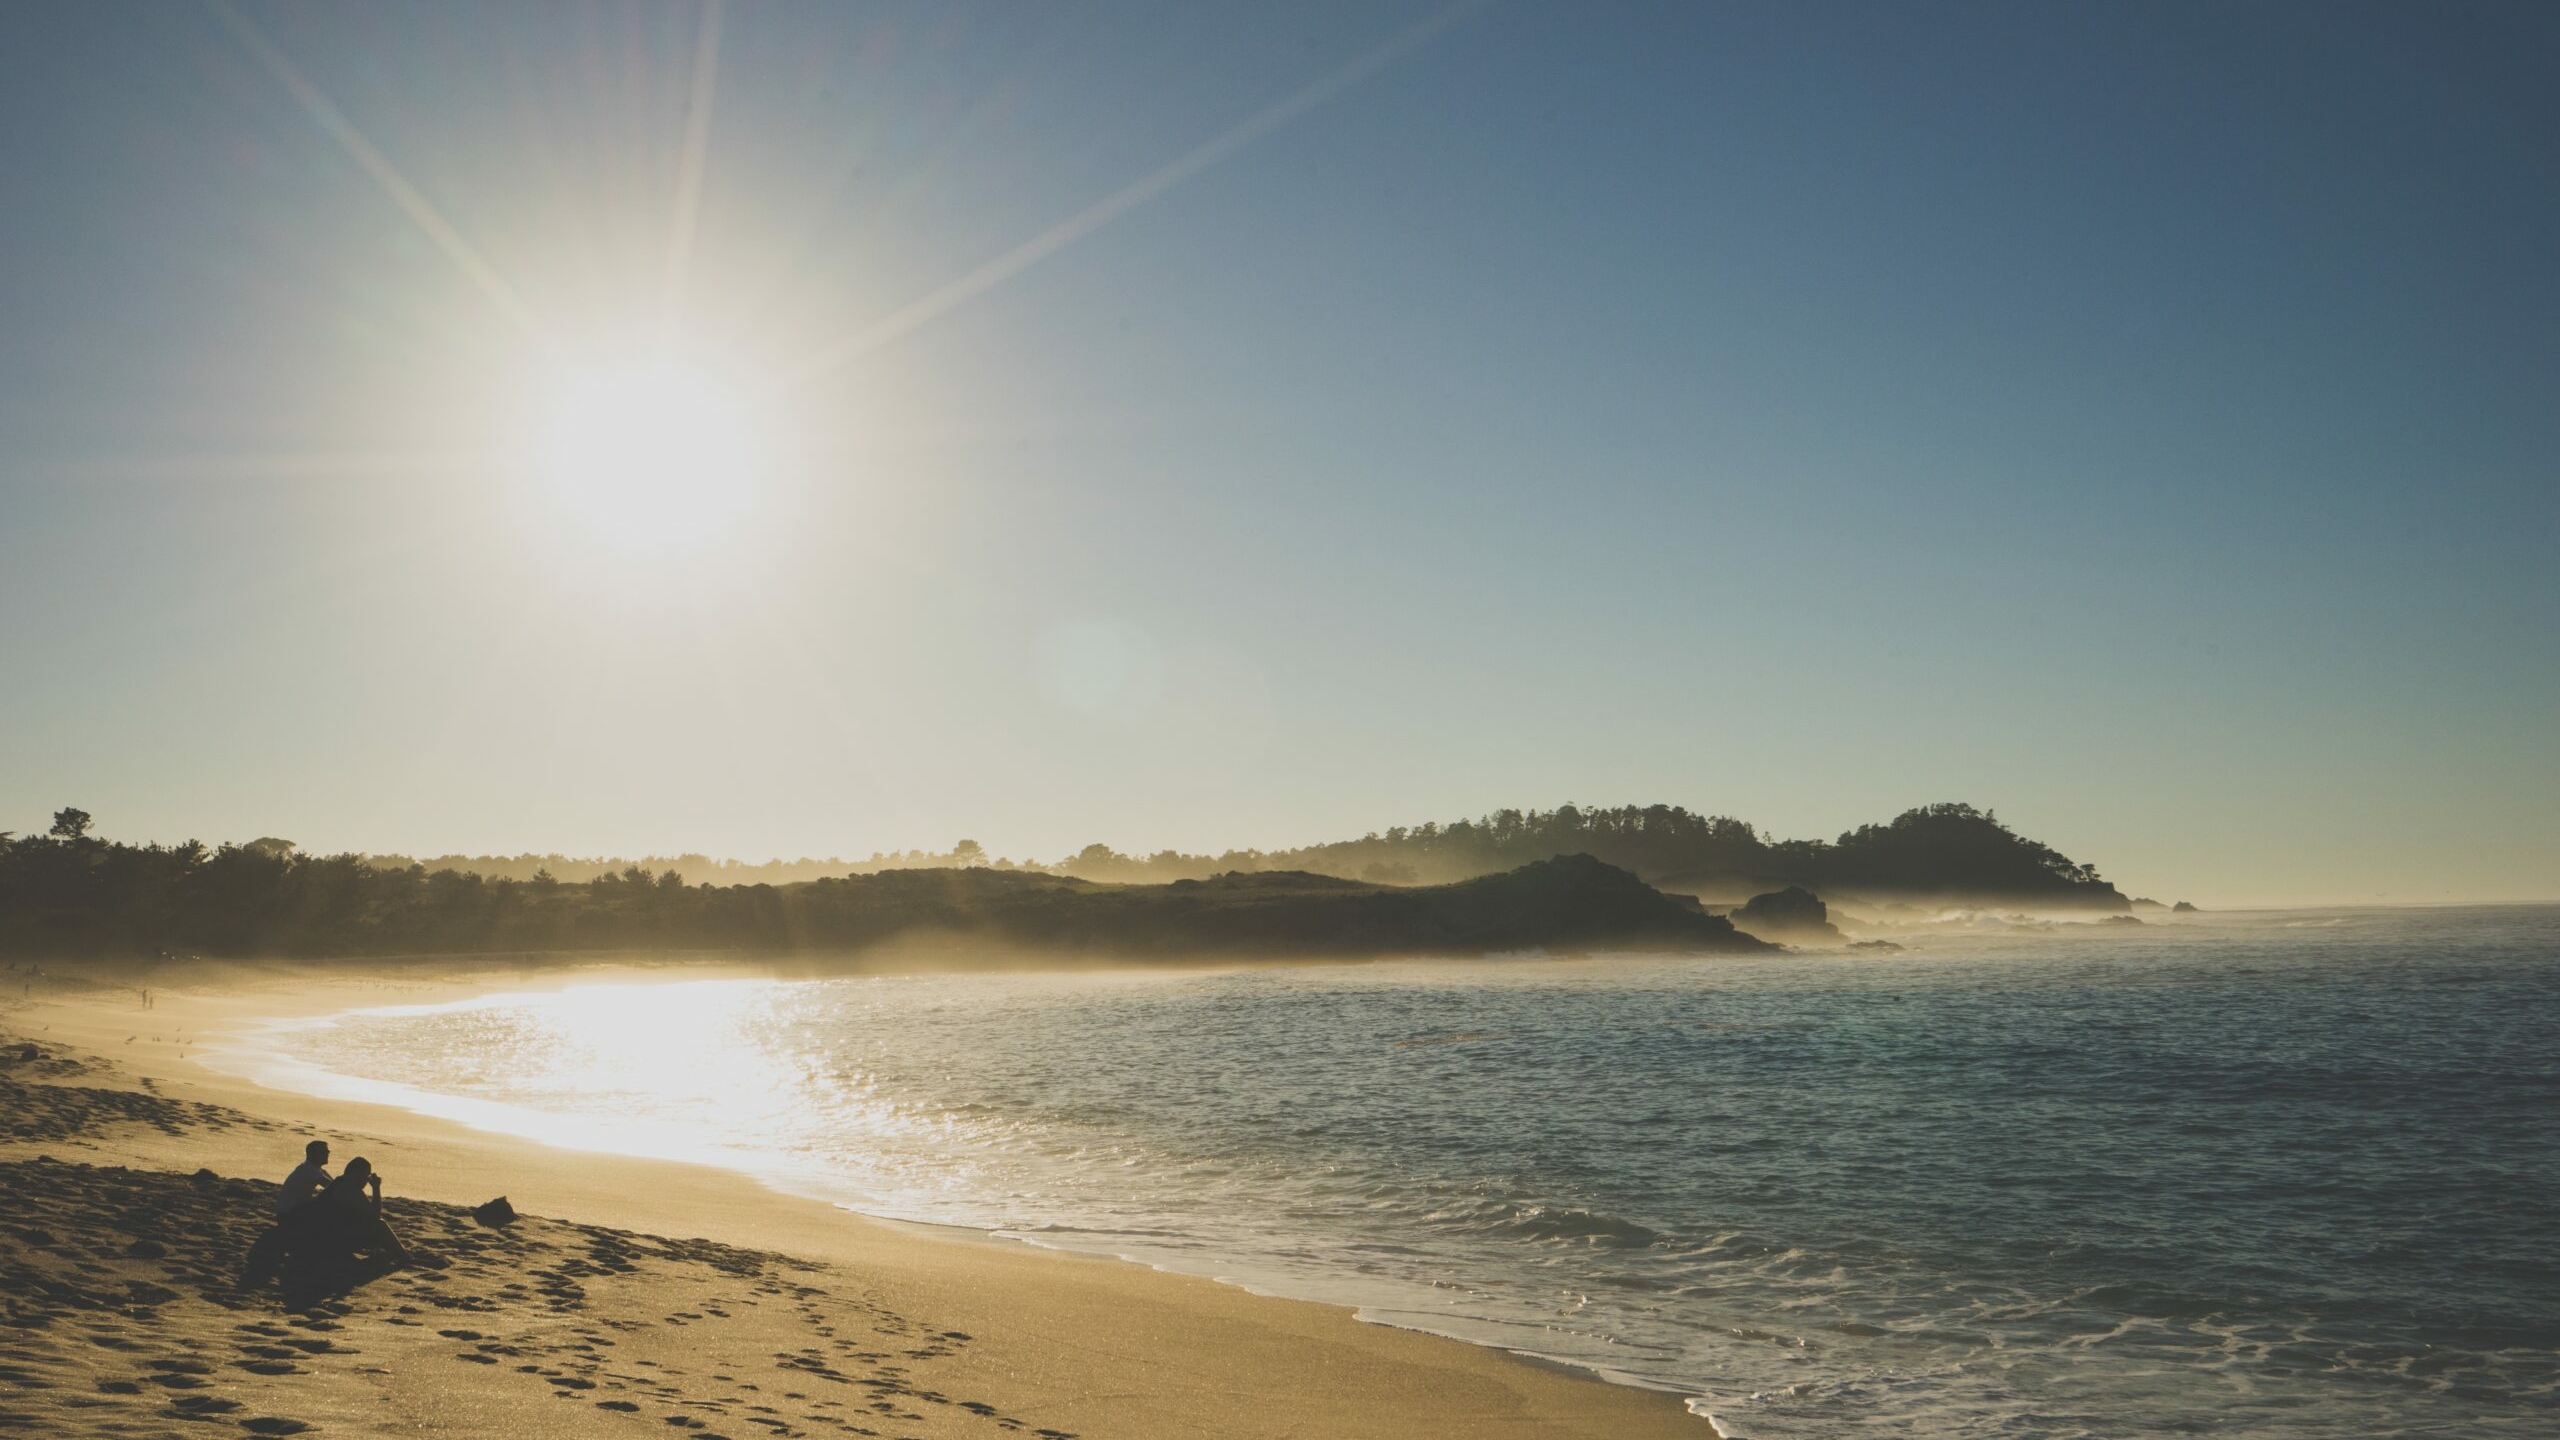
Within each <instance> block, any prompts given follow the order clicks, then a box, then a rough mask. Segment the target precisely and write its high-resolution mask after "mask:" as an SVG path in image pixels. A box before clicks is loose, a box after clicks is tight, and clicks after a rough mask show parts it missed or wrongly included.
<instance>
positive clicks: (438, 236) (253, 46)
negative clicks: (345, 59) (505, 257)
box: [208, 0, 544, 342]
mask: <svg viewBox="0 0 2560 1440" xmlns="http://www.w3.org/2000/svg"><path fill="white" fill-rule="evenodd" d="M208 3H209V4H210V5H211V6H212V7H213V13H214V14H215V15H217V16H219V17H221V20H222V23H223V24H224V25H226V26H228V27H229V28H230V30H231V33H232V34H233V35H234V36H236V37H238V39H239V41H240V43H241V44H242V45H244V46H246V47H247V48H248V50H249V53H250V54H251V55H253V56H255V57H257V60H258V63H259V64H261V65H263V66H265V67H266V69H267V73H269V74H271V75H273V76H275V78H276V81H277V83H278V84H281V85H283V86H284V88H285V90H286V92H287V93H289V94H291V95H292V96H293V98H294V100H295V102H296V103H298V104H300V105H301V106H302V108H303V111H304V113H306V114H308V115H309V116H310V117H311V118H312V120H313V122H314V123H316V124H318V125H319V127H320V128H321V129H322V130H323V131H326V132H327V133H328V136H329V138H330V139H332V140H335V141H336V142H338V148H339V149H341V150H344V151H346V152H347V155H348V158H350V159H352V160H354V161H355V162H356V163H357V164H358V165H361V166H363V167H364V172H365V173H366V174H367V175H369V176H371V177H373V183H375V184H376V185H379V186H381V187H382V193H384V194H385V195H388V196H390V197H391V203H393V204H395V205H397V206H399V207H400V209H401V210H402V212H404V213H405V214H407V215H408V217H409V218H410V219H411V220H413V221H416V222H417V225H418V228H419V229H421V230H424V231H425V232H427V238H428V239H430V240H432V241H434V242H435V245H436V248H437V249H439V250H442V251H443V252H444V253H445V257H446V258H447V259H449V260H451V261H453V263H454V264H456V265H458V266H460V267H462V272H463V273H464V274H466V275H468V276H470V277H471V281H472V283H473V284H475V285H478V286H479V287H480V290H481V293H483V294H485V295H487V296H488V297H489V300H490V303H492V304H494V305H496V306H497V307H498V309H499V310H500V311H502V312H504V314H505V315H506V317H507V319H508V320H510V321H512V322H513V323H514V324H515V325H516V327H517V328H518V329H520V330H522V331H524V333H525V335H526V336H527V337H528V338H530V339H533V340H535V341H537V342H540V341H542V340H543V338H544V335H543V329H542V326H541V325H540V324H539V323H538V322H537V321H536V320H535V318H534V314H533V311H532V309H531V307H529V306H527V305H526V304H525V302H524V299H523V297H522V296H520V295H518V294H517V293H516V290H515V287H514V286H512V285H510V284H508V283H507V280H506V277H505V276H503V275H500V274H499V273H498V271H497V268H496V267H495V266H493V265H491V264H490V263H489V262H488V260H487V259H485V258H483V257H482V255H481V254H480V252H479V250H478V249H477V248H475V247H474V246H473V245H472V243H471V242H470V241H469V240H466V239H464V238H463V236H462V232H461V231H459V230H456V229H454V228H453V226H452V224H451V223H450V222H448V221H447V220H446V219H445V218H444V216H443V214H442V213H440V212H439V211H438V210H437V209H436V207H435V205H434V203H433V202H432V201H430V200H428V199H427V197H426V196H425V195H424V194H422V193H420V191H419V190H418V187H417V186H415V185H412V184H410V183H409V180H408V177H407V176H404V175H402V174H401V173H400V169H399V167H398V166H396V165H393V164H392V163H391V161H390V159H389V157H387V156H385V155H384V154H383V153H382V152H381V151H380V150H378V149H376V148H374V145H373V142H372V141H370V140H367V139H365V138H364V132H362V131H360V130H358V129H356V127H355V124H354V122H352V121H350V120H348V119H347V117H346V115H345V114H344V113H343V112H341V111H340V110H339V109H338V107H337V106H336V105H334V104H332V103H330V100H329V97H328V96H327V95H324V94H322V93H321V92H320V88H319V87H318V86H316V85H314V84H312V83H311V82H310V81H309V80H306V79H304V78H303V75H302V72H301V71H299V70H297V69H295V68H294V65H293V62H292V61H291V60H289V59H287V58H285V54H284V52H283V51H281V50H278V49H277V48H276V47H275V46H274V44H272V43H271V42H269V41H268V39H267V37H266V36H265V35H264V34H263V33H261V32H260V31H259V29H258V27H257V26H256V25H255V24H253V23H251V21H250V19H249V17H248V16H246V15H243V14H241V13H240V12H239V11H238V10H236V9H234V8H233V7H232V6H231V4H230V3H229V0H208Z"/></svg>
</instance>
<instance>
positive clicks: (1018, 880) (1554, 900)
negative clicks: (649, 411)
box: [0, 805, 2127, 955]
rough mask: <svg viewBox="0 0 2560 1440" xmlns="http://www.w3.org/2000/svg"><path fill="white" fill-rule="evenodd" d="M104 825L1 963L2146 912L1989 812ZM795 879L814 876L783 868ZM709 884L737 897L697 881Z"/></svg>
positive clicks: (1437, 941)
mask: <svg viewBox="0 0 2560 1440" xmlns="http://www.w3.org/2000/svg"><path fill="white" fill-rule="evenodd" d="M92 829H93V824H92V821H91V819H90V817H89V815H88V814H87V813H86V812H84V811H80V810H76V809H66V810H62V811H60V812H58V813H56V814H55V816H54V819H53V825H52V827H51V829H50V830H49V831H48V832H47V833H46V834H44V835H40V836H28V837H26V838H23V839H12V838H10V837H9V836H8V835H6V834H5V833H0V952H5V953H11V954H21V955H51V954H82V953H92V954H94V953H125V954H134V953H141V954H148V953H152V952H154V951H162V950H167V951H180V952H203V953H208V954H225V955H257V954H324V953H326V954H386V953H488V952H502V951H531V950H562V949H567V950H594V949H643V950H685V949H718V950H739V949H745V950H764V951H858V950H864V949H869V948H873V947H877V946H883V945H899V946H909V947H913V946H921V945H946V944H949V945H956V944H963V943H965V944H968V945H975V946H985V945H1001V946H1019V947H1024V948H1031V949H1039V950H1044V951H1069V952H1092V953H1103V952H1116V953H1125V954H1132V955H1142V954H1172V953H1180V952H1197V953H1204V954H1205V953H1215V954H1283V953H1309V954H1312V953H1324V954H1343V953H1353V952H1360V953H1380V952H1387V951H1451V952H1464V951H1469V950H1476V951H1482V950H1504V949H1525V948H1531V947H1540V946H1545V947H1559V946H1563V947H1570V946H1582V945H1596V944H1633V943H1647V944H1653V943H1660V944H1665V945H1680V946H1692V945H1694V946H1695V947H1697V948H1718V947H1720V946H1729V945H1731V944H1734V943H1741V937H1738V936H1736V935H1735V934H1734V932H1733V931H1732V930H1731V929H1730V927H1727V926H1726V925H1725V924H1724V922H1723V921H1721V920H1716V919H1713V918H1712V917H1710V916H1707V915H1704V914H1701V913H1700V912H1699V911H1698V910H1697V909H1696V907H1695V906H1694V905H1692V904H1688V903H1686V902H1683V901H1680V900H1675V899H1672V898H1669V897H1668V896H1666V895H1664V894H1661V893H1657V890H1656V888H1653V887H1659V890H1661V891H1669V892H1672V893H1673V894H1677V895H1688V896H1703V897H1705V898H1707V899H1710V900H1733V901H1739V900H1742V899H1745V898H1748V897H1749V896H1752V895H1755V894H1761V893H1765V892H1769V891H1775V890H1781V889H1784V888H1787V887H1790V886H1798V887H1802V888H1804V889H1806V890H1809V891H1811V892H1813V893H1814V894H1815V895H1819V896H1822V897H1824V898H1825V899H1827V900H1830V901H1833V902H1835V903H1836V902H1838V901H1840V900H1843V899H1851V898H1861V897H1865V898H1878V899H1887V900H1892V899H1923V900H1937V901H1958V900H1970V901H1992V902H1997V903H2009V904H2021V905H2033V906H2040V907H2044V908H2065V907H2088V908H2099V909H2106V910H2112V911H2121V910H2123V909H2125V908H2126V904H2127V902H2126V900H2125V898H2124V896H2123V895H2122V894H2120V893H2119V892H2118V891H2117V890H2116V889H2115V887H2113V886H2111V885H2109V884H2107V883H2106V882H2105V881H2104V880H2102V879H2100V878H2099V877H2098V874H2097V871H2096V870H2095V869H2094V868H2092V867H2090V866H2087V865H2080V864H2075V863H2074V862H2072V861H2071V860H2070V859H2068V858H2067V857H2065V856H2063V855H2061V854H2059V853H2058V852H2056V851H2054V850H2053V849H2052V848H2050V847H2048V846H2044V845H2039V844H2037V843H2036V842H2034V841H2032V840H2028V839H2026V838H2025V837H2023V836H2020V835H2018V834H2016V833H2015V832H2013V831H2011V830H2010V829H2009V828H2008V827H2007V826H2004V825H2002V824H2001V823H2000V822H1999V821H1998V819H1996V818H1995V817H1994V816H1992V815H1990V814H1989V813H1987V812H1983V811H1978V810H1975V809H1974V808H1972V807H1971V806H1968V805H1931V806H1927V807H1924V808H1922V809H1918V810H1912V811H1909V812H1906V813H1905V814H1903V815H1901V816H1899V817H1897V818H1895V819H1894V820H1893V821H1892V822H1891V823H1890V824H1885V825H1866V826H1861V827H1859V828H1858V829H1856V830H1853V831H1850V832H1849V833H1848V834H1846V835H1843V836H1841V837H1840V838H1839V839H1838V840H1837V841H1835V842H1830V843H1825V842H1822V841H1805V840H1785V841H1770V840H1765V839H1763V838H1761V836H1760V835H1759V833H1758V832H1757V831H1756V830H1754V829H1753V828H1752V827H1751V826H1749V825H1747V824H1744V823H1743V822H1741V821H1739V820H1733V819H1727V818H1723V817H1705V816H1699V815H1695V814H1692V813H1690V812H1689V811H1686V810H1682V809H1679V808H1678V807H1675V806H1668V805H1655V806H1646V807H1641V808H1638V807H1632V806H1630V807H1626V808H1623V809H1617V810H1583V809H1580V808H1578V807H1576V806H1571V805H1566V806H1562V807H1560V808H1558V809H1555V810H1549V811H1534V810H1533V811H1527V812H1522V811H1517V810H1501V811H1496V812H1495V813H1493V814H1492V815H1489V816H1486V817H1484V818H1483V819H1481V820H1475V821H1466V820H1461V821H1458V822H1456V823H1454V824H1450V825H1446V826H1443V825H1437V824H1431V825H1423V826H1419V827H1415V828H1411V829H1407V828H1401V827H1400V828H1397V829H1393V830H1389V831H1387V832H1386V833H1384V834H1381V835H1368V836H1363V837H1362V838H1360V839H1358V840H1347V841H1341V842H1338V843H1335V844H1329V845H1317V846H1310V847H1307V848H1305V849H1300V850H1281V851H1230V852H1228V853H1227V854H1224V855H1220V856H1216V857H1210V856H1198V855H1182V854H1179V853H1176V852H1172V851H1166V852H1163V853H1161V854H1157V855H1153V856H1148V857H1144V858H1137V857H1131V856H1124V855H1121V854H1119V853H1117V852H1115V851H1113V850H1110V849H1109V848H1107V847H1105V846H1101V845H1093V846H1088V847H1086V848H1085V850H1083V851H1082V852H1080V853H1078V854H1077V855H1075V856H1073V857H1070V858H1069V859H1067V860H1064V861H1061V862H1059V863H1058V864H1057V865H1055V866H1035V865H1029V864H1021V863H1016V862H1013V861H1010V860H1001V859H999V860H989V859H988V857H987V855H986V852H985V850H984V849H983V848H982V847H980V846H979V845H977V844H976V842H974V841H966V840H964V841H962V842H960V844H959V845H957V846H955V847H954V848H953V849H952V850H951V851H949V852H944V853H937V854H926V853H923V852H910V853H909V854H907V855H905V856H875V857H873V859H872V860H871V861H870V862H866V863H865V864H863V865H859V866H851V867H847V866H844V862H819V861H801V862H797V864H796V865H793V866H787V867H785V866H767V867H748V866H734V865H732V866H722V865H715V864H713V863H712V862H710V861H708V860H704V859H702V858H701V857H697V856H685V857H679V858H678V859H677V860H676V861H675V862H673V863H662V864H657V865H652V864H646V863H640V864H623V863H612V862H603V861H589V862H571V861H566V860H560V859H559V858H558V857H539V856H524V857H517V858H515V859H513V860H506V861H496V862H492V861H488V860H483V859H466V858H464V857H445V858H444V859H440V860H438V861H436V862H435V863H433V864H421V863H418V862H414V861H407V860H402V859H399V858H397V857H381V856H359V855H333V856H310V855H304V854H302V853H301V852H300V851H299V850H298V849H297V848H296V847H295V846H294V845H293V844H292V843H291V842H289V841H285V840H279V839H274V838H267V839H259V840H252V841H249V842H247V843H245V844H234V845H223V846H219V847H216V848H212V849H208V848H206V847H205V846H204V845H202V844H199V843H197V842H195V841H189V842H187V843H185V844H183V845H175V846H164V845H126V844H119V843H114V842H110V841H106V840H101V839H99V838H97V837H96V836H95V835H93V834H91V830H92ZM697 861H698V862H699V864H698V866H697V865H696V863H695V862H697ZM553 862H556V865H555V863H553ZM839 867H840V868H839ZM831 868H832V869H834V873H828V872H829V870H830V869H831ZM774 874H788V875H791V876H792V878H791V879H790V880H789V881H788V882H787V883H781V884H774V883H766V882H765V880H764V879H763V878H762V877H764V876H767V875H774ZM706 878H708V879H715V880H720V881H726V882H728V883H714V884H702V883H698V882H699V881H701V880H703V879H706Z"/></svg>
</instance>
